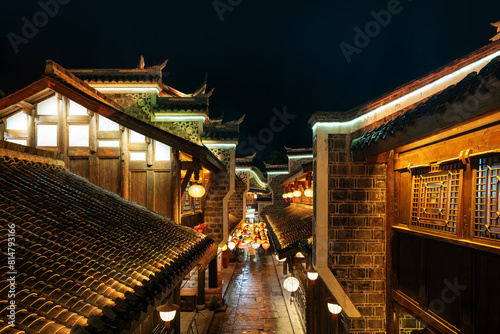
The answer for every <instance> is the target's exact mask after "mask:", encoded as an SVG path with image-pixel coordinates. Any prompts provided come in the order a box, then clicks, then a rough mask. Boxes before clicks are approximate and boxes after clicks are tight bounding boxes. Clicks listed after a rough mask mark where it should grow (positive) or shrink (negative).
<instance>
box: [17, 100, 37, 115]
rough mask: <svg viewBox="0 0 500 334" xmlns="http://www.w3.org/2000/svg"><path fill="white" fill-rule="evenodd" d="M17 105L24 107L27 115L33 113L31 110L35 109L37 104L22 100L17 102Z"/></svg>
mask: <svg viewBox="0 0 500 334" xmlns="http://www.w3.org/2000/svg"><path fill="white" fill-rule="evenodd" d="M16 106H18V107H19V108H21V109H23V110H24V111H25V113H26V114H27V115H31V112H33V110H34V109H35V106H34V105H32V104H31V103H29V102H26V101H20V102H18V103H16Z"/></svg>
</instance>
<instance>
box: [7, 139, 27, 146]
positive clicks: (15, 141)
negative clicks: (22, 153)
mask: <svg viewBox="0 0 500 334" xmlns="http://www.w3.org/2000/svg"><path fill="white" fill-rule="evenodd" d="M6 141H8V142H9V143H14V144H19V145H24V146H28V145H27V144H28V141H27V140H26V139H14V138H7V139H6Z"/></svg>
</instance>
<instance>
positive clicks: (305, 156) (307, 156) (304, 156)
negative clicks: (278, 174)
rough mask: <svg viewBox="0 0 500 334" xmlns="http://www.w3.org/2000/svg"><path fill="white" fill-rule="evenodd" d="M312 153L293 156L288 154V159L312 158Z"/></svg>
mask: <svg viewBox="0 0 500 334" xmlns="http://www.w3.org/2000/svg"><path fill="white" fill-rule="evenodd" d="M312 158H313V155H312V154H308V155H295V156H289V157H288V159H312Z"/></svg>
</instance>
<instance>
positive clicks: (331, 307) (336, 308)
mask: <svg viewBox="0 0 500 334" xmlns="http://www.w3.org/2000/svg"><path fill="white" fill-rule="evenodd" d="M325 301H326V304H327V305H328V311H330V313H331V314H332V317H333V319H337V317H338V315H339V314H340V312H342V306H340V305H339V304H337V301H336V300H335V298H333V297H329V298H326V299H325Z"/></svg>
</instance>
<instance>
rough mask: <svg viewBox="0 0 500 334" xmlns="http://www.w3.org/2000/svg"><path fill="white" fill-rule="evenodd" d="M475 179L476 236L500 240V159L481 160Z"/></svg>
mask: <svg viewBox="0 0 500 334" xmlns="http://www.w3.org/2000/svg"><path fill="white" fill-rule="evenodd" d="M475 179H476V183H475V195H476V196H475V203H474V212H475V215H474V236H475V237H479V238H486V239H491V240H500V196H499V192H498V185H499V184H500V157H498V156H496V157H488V158H481V159H479V166H478V168H477V169H476V170H475Z"/></svg>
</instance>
